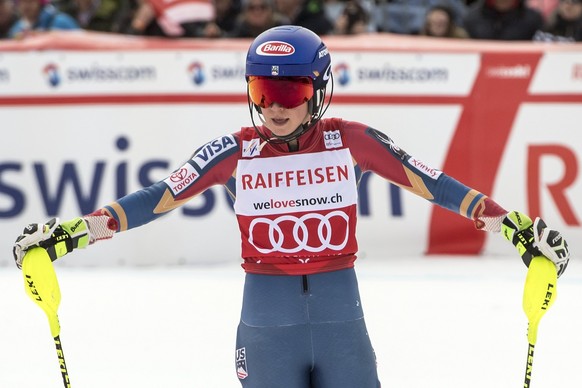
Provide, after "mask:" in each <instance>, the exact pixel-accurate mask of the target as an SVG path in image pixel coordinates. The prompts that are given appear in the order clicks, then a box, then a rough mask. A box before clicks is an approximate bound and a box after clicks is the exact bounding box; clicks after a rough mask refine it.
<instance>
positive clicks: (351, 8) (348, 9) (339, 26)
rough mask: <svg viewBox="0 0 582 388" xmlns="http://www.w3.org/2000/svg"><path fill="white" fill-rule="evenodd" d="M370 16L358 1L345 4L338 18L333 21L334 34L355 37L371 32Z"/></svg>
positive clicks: (350, 0)
mask: <svg viewBox="0 0 582 388" xmlns="http://www.w3.org/2000/svg"><path fill="white" fill-rule="evenodd" d="M372 30H373V28H371V26H370V14H369V13H368V11H367V10H366V9H365V8H364V6H363V5H362V4H361V3H360V1H359V0H348V1H346V2H345V5H344V7H343V10H342V12H341V14H340V15H339V17H338V18H337V19H335V23H334V33H335V34H338V35H356V34H361V33H364V32H371V31H372Z"/></svg>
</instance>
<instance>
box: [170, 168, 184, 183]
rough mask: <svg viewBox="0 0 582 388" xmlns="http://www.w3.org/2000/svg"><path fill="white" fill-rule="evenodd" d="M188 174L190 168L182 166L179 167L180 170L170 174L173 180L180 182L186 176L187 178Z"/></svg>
mask: <svg viewBox="0 0 582 388" xmlns="http://www.w3.org/2000/svg"><path fill="white" fill-rule="evenodd" d="M187 176H188V170H187V169H185V168H184V167H182V168H181V169H179V170H178V171H176V172H175V173H173V174H172V175H170V180H171V181H172V182H180V181H182V180H183V179H184V178H186V177H187Z"/></svg>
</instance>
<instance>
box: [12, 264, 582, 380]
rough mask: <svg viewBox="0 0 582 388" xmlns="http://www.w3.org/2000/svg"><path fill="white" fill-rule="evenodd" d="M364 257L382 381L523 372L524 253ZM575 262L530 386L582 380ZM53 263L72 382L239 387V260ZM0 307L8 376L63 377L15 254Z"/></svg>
mask: <svg viewBox="0 0 582 388" xmlns="http://www.w3.org/2000/svg"><path fill="white" fill-rule="evenodd" d="M356 268H357V271H358V274H359V282H360V291H361V294H362V300H363V306H364V311H365V313H366V320H367V325H368V330H369V333H370V336H371V338H372V342H373V345H374V347H375V350H376V355H377V357H378V369H379V374H380V378H381V381H382V386H383V387H387V388H390V387H396V388H420V387H423V388H424V387H431V388H439V387H443V388H444V387H446V388H457V387H459V388H465V387H471V388H479V387H482V388H504V387H515V388H517V387H522V386H523V377H524V371H525V365H526V356H527V348H528V344H527V338H526V333H527V319H526V317H525V314H524V313H523V311H522V307H521V301H522V300H521V299H522V293H523V283H524V279H525V275H526V268H525V267H524V266H523V264H521V261H520V260H519V259H518V258H516V257H480V258H467V257H440V256H437V257H413V258H401V259H394V258H391V259H386V260H380V259H378V258H375V259H360V260H359V261H358V262H357V267H356ZM581 268H582V266H580V265H579V264H578V263H577V262H576V261H573V262H572V263H571V264H570V268H568V271H566V273H565V275H564V276H563V277H562V278H561V279H560V281H559V283H558V297H557V299H556V302H555V304H554V305H553V306H552V308H551V309H550V310H549V311H548V313H547V314H546V315H545V316H544V317H543V318H542V320H541V323H540V327H539V331H538V341H537V344H536V353H535V358H534V365H533V375H532V382H531V386H532V388H543V387H545V388H562V387H578V386H580V382H579V376H578V370H579V363H580V355H579V349H582V330H580V322H582V319H581V318H582V308H581V307H582V297H581V295H582V270H581ZM56 270H57V273H58V277H59V282H60V287H61V293H62V302H61V305H60V308H59V317H60V322H61V327H62V329H61V340H62V344H63V349H64V352H65V356H66V361H67V366H68V369H69V375H70V378H71V385H72V387H75V388H97V387H98V388H104V387H108V388H109V387H123V388H133V387H139V388H148V387H152V388H153V387H155V388H161V387H163V388H166V387H173V388H181V387H195V388H229V387H240V385H239V384H238V380H237V378H236V375H235V369H234V347H235V346H234V339H235V332H236V326H237V323H238V316H239V312H240V303H241V291H242V282H243V278H244V275H243V271H242V269H241V268H240V267H239V266H238V263H232V264H220V265H215V266H208V265H206V266H202V265H201V266H176V267H143V268H136V267H116V268H112V267H107V268H102V267H99V268H72V267H66V266H61V265H59V264H58V263H57V265H56ZM0 312H1V316H0V332H1V333H2V336H3V337H2V339H1V342H2V347H1V349H2V351H1V352H0V387H2V388H51V387H55V388H56V387H62V386H63V383H62V380H61V376H60V370H59V365H58V361H57V357H56V353H55V349H54V343H53V340H52V338H51V336H50V331H49V327H48V321H47V319H46V318H45V315H44V313H43V312H42V310H41V309H40V308H38V307H37V306H35V305H34V303H32V301H30V300H29V299H28V297H27V296H26V294H25V292H24V282H23V279H22V276H21V274H20V272H19V271H18V270H17V269H16V268H15V267H2V268H0ZM273 388H277V387H273ZM354 388H357V387H354Z"/></svg>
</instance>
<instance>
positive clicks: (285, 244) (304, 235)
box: [249, 210, 349, 254]
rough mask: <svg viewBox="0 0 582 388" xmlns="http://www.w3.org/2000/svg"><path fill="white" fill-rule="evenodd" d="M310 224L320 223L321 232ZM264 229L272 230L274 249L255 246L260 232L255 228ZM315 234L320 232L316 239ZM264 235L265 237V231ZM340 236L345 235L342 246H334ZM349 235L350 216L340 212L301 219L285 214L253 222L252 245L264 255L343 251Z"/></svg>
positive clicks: (318, 226)
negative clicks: (256, 235) (327, 250)
mask: <svg viewBox="0 0 582 388" xmlns="http://www.w3.org/2000/svg"><path fill="white" fill-rule="evenodd" d="M342 220H343V221H342ZM310 222H316V223H317V229H314V228H313V227H308V225H307V223H310ZM288 223H289V224H288ZM332 223H333V225H332ZM290 225H293V228H292V230H291V233H289V226H290ZM261 226H266V227H267V228H268V229H267V236H268V239H269V243H270V244H271V247H270V248H269V247H258V246H257V245H256V244H255V240H256V238H255V233H258V232H256V231H255V228H258V227H261ZM315 232H317V236H316V237H315V236H312V235H311V234H312V233H315ZM260 233H261V235H262V231H261V232H260ZM334 234H335V236H334ZM338 234H339V235H340V236H341V235H343V240H342V241H341V242H339V244H334V243H332V240H334V241H337V240H338V238H337V236H338ZM348 236H349V217H348V215H347V214H346V213H344V212H343V211H340V210H335V211H332V212H330V213H328V214H319V213H308V214H304V215H302V216H301V217H296V216H292V215H283V216H280V217H277V218H275V219H273V220H271V219H269V218H265V217H258V218H255V219H253V221H252V222H251V224H250V226H249V242H250V243H251V245H252V246H254V247H255V248H256V249H257V251H259V252H260V253H264V254H267V253H272V252H281V253H297V252H300V251H307V252H321V251H323V250H325V249H331V250H334V251H340V250H342V249H343V248H344V247H345V246H346V244H347V243H348ZM310 244H311V245H310Z"/></svg>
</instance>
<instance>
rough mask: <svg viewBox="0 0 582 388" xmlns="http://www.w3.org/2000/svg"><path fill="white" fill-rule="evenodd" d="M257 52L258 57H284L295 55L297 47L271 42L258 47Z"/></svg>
mask: <svg viewBox="0 0 582 388" xmlns="http://www.w3.org/2000/svg"><path fill="white" fill-rule="evenodd" d="M256 52H257V54H258V55H268V56H271V55H272V56H284V55H291V54H293V53H294V52H295V47H293V46H292V45H290V44H289V43H286V42H280V41H273V40H271V41H269V42H265V43H263V44H261V45H260V46H259V47H257V51H256Z"/></svg>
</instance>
